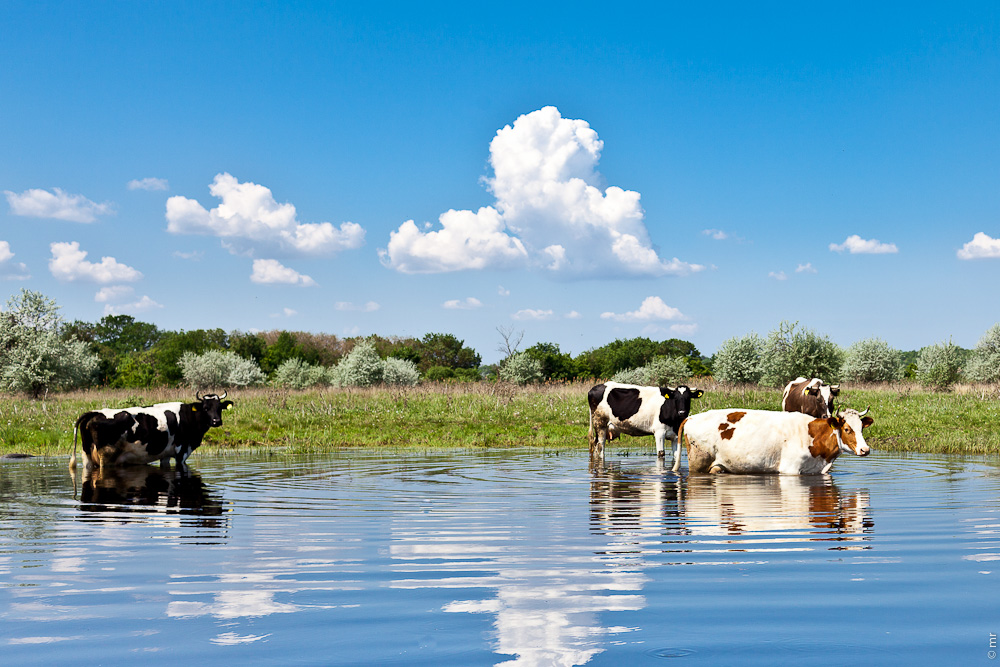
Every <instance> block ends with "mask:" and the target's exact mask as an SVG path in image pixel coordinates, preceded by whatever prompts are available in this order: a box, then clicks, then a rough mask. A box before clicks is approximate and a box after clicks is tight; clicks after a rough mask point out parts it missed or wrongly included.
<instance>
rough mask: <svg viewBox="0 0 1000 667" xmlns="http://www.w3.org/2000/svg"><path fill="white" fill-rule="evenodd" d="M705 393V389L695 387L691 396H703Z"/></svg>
mask: <svg viewBox="0 0 1000 667" xmlns="http://www.w3.org/2000/svg"><path fill="white" fill-rule="evenodd" d="M704 395H705V390H704V389H695V390H694V393H693V394H691V397H692V398H701V397H702V396H704Z"/></svg>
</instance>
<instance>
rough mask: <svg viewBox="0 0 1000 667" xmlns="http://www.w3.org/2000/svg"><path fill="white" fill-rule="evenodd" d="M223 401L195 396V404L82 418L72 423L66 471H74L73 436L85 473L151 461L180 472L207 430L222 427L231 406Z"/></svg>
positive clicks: (91, 414)
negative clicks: (171, 463) (171, 465)
mask: <svg viewBox="0 0 1000 667" xmlns="http://www.w3.org/2000/svg"><path fill="white" fill-rule="evenodd" d="M226 396H227V394H225V393H224V394H223V395H222V396H217V395H215V394H207V395H205V396H199V395H198V394H195V397H196V398H197V399H198V400H197V402H195V403H181V402H177V403H157V404H156V405H151V406H147V407H135V408H123V409H114V408H109V409H104V410H94V411H91V412H85V413H84V414H82V415H80V417H79V418H78V419H77V420H76V424H75V427H74V431H73V456H72V457H70V460H69V467H70V468H76V442H77V435H78V434H79V436H80V446H81V450H82V452H83V459H84V462H85V464H86V467H87V468H88V469H89V468H93V467H95V466H96V467H98V468H104V467H106V466H122V465H135V464H146V463H153V462H154V461H159V462H160V464H161V465H167V464H168V463H169V461H170V459H171V458H172V459H174V460H175V461H176V463H177V466H178V467H180V466H183V465H184V463H185V462H186V461H187V458H188V457H189V456H190V455H191V452H193V451H194V450H195V449H197V448H198V447H199V446H200V445H201V440H202V438H204V437H205V433H207V432H208V429H209V428H212V427H213V426H222V411H223V410H227V409H229V408H231V407H232V406H233V402H232V401H226V400H223V399H225V398H226Z"/></svg>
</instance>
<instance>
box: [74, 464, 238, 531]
mask: <svg viewBox="0 0 1000 667" xmlns="http://www.w3.org/2000/svg"><path fill="white" fill-rule="evenodd" d="M74 479H75V477H74ZM80 509H81V510H83V511H85V512H116V513H120V512H146V513H156V514H193V515H197V516H204V517H217V516H221V515H222V513H223V509H222V501H221V499H219V498H217V497H215V496H214V495H213V494H212V493H211V492H210V491H209V489H208V487H206V486H205V483H204V482H202V481H201V476H199V475H198V473H196V472H192V471H191V470H188V469H185V470H169V469H164V468H159V467H153V466H148V465H144V466H130V467H125V468H104V469H100V468H94V469H92V470H88V471H87V472H86V473H85V474H84V476H83V484H82V486H81V489H80ZM216 524H218V520H215V519H206V520H205V523H204V525H205V526H209V525H216Z"/></svg>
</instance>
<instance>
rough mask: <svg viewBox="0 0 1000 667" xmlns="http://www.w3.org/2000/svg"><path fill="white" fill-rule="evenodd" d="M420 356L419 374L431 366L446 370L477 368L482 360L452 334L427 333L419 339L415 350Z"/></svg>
mask: <svg viewBox="0 0 1000 667" xmlns="http://www.w3.org/2000/svg"><path fill="white" fill-rule="evenodd" d="M417 351H418V352H419V354H420V363H419V368H420V370H421V372H423V371H426V370H427V369H428V368H430V367H431V366H446V367H448V368H478V367H479V364H480V363H482V358H481V357H480V356H479V355H478V354H477V353H476V351H475V350H473V349H472V348H470V347H465V341H464V340H459V339H458V338H456V337H455V336H453V335H452V334H442V333H429V334H427V335H425V336H424V337H423V338H421V339H420V346H419V349H418V350H417Z"/></svg>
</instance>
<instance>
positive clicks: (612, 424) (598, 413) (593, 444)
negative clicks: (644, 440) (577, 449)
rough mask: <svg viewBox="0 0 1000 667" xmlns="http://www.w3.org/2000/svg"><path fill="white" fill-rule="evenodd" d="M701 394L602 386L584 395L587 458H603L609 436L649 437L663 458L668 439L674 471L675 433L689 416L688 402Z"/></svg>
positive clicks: (677, 448)
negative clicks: (587, 424)
mask: <svg viewBox="0 0 1000 667" xmlns="http://www.w3.org/2000/svg"><path fill="white" fill-rule="evenodd" d="M704 395H705V392H704V391H702V390H701V389H691V388H689V387H686V386H684V385H681V386H679V387H676V388H674V387H641V386H639V385H634V384H622V383H620V382H605V383H603V384H599V385H596V386H594V387H592V388H591V390H590V391H589V392H588V393H587V402H588V403H589V404H590V433H589V435H590V456H591V458H593V459H603V458H604V443H605V442H607V441H608V440H609V439H611V437H612V435H614V434H618V433H624V434H626V435H652V436H653V437H654V438H655V439H656V455H657V456H665V454H666V453H665V450H664V442H665V441H666V439H667V437H668V436H669V437H670V439H671V442H672V444H673V450H674V470H675V471H676V470H677V469H678V468H679V467H680V462H681V447H680V443H678V442H677V429H678V427H679V426H680V424H681V422H682V421H684V419H685V418H686V417H687V416H688V414H689V413H690V412H691V399H692V398H701V397H702V396H704Z"/></svg>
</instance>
